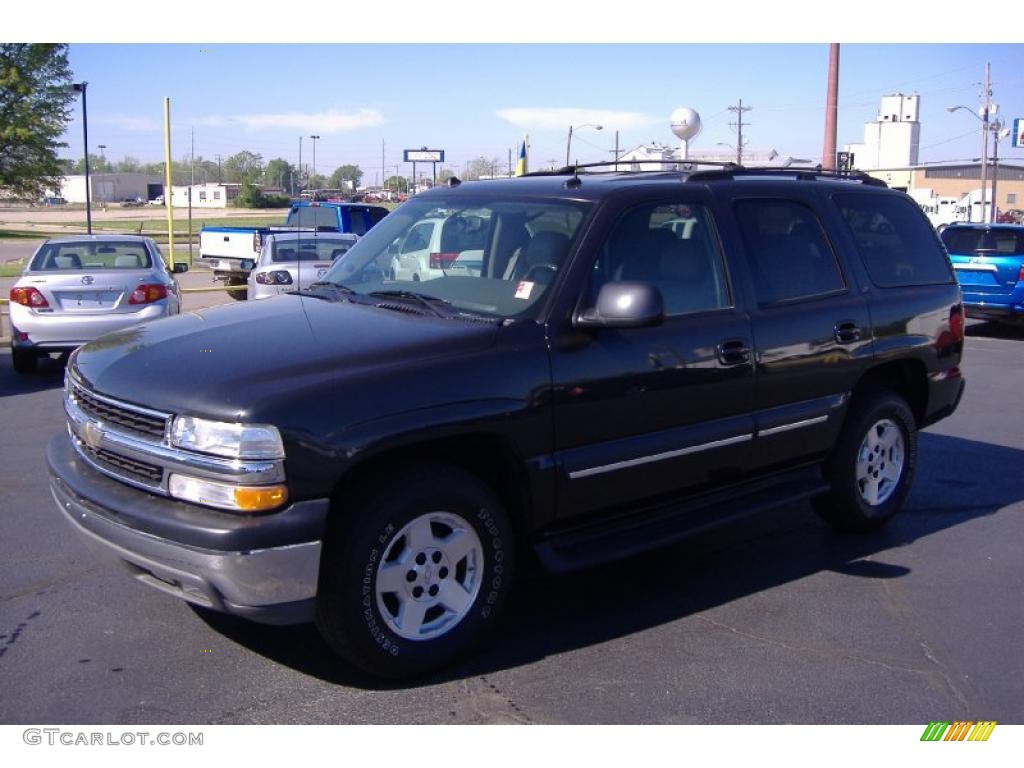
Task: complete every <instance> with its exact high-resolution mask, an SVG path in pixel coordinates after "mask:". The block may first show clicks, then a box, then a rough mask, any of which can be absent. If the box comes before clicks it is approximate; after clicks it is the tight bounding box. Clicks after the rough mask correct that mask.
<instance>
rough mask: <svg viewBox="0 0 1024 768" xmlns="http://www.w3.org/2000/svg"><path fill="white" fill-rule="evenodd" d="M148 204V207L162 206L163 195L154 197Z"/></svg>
mask: <svg viewBox="0 0 1024 768" xmlns="http://www.w3.org/2000/svg"><path fill="white" fill-rule="evenodd" d="M149 204H150V205H163V204H164V196H163V195H157V196H156V197H154V198H153V199H152V200H150V201H149Z"/></svg>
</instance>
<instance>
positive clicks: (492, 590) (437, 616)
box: [317, 465, 514, 678]
mask: <svg viewBox="0 0 1024 768" xmlns="http://www.w3.org/2000/svg"><path fill="white" fill-rule="evenodd" d="M385 483H386V484H385ZM338 512H339V513H340V514H343V515H344V518H338V519H337V520H335V521H333V522H332V525H331V528H330V530H329V531H328V536H327V541H326V543H325V548H324V556H323V562H322V565H321V575H320V590H319V595H318V600H317V626H318V627H319V629H320V632H321V634H322V635H323V636H324V638H325V639H326V640H327V642H328V643H329V644H330V645H331V647H332V648H334V650H335V651H337V652H338V653H339V654H340V655H342V656H343V657H345V658H346V659H347V660H348V661H350V662H351V663H352V664H354V665H356V666H358V667H360V668H361V669H364V670H366V671H368V672H370V673H372V674H374V675H378V676H381V677H388V678H407V677H414V676H417V675H422V674H425V673H427V672H431V671H433V670H435V669H438V668H441V667H443V666H446V665H448V664H451V663H453V662H454V661H456V660H457V659H459V658H460V657H462V656H464V655H465V654H466V653H467V652H468V651H469V650H470V649H471V648H472V647H473V646H474V645H476V644H477V643H478V642H479V641H480V640H481V639H482V638H483V636H484V635H485V634H486V632H487V631H488V630H489V629H490V628H491V627H492V626H493V624H494V623H495V621H496V620H497V617H498V613H499V611H500V609H501V607H502V605H503V604H504V602H505V598H506V597H507V595H508V592H509V589H510V586H511V580H512V572H513V567H514V551H513V543H512V531H511V528H510V526H509V523H508V519H507V517H506V515H505V512H504V509H503V507H502V504H501V501H500V500H499V499H498V497H497V496H496V495H495V494H494V493H493V491H491V489H490V488H488V487H487V486H486V485H485V484H483V483H482V482H481V481H480V480H479V479H478V478H477V477H475V476H474V475H472V474H470V473H468V472H466V471H465V470H462V469H460V468H458V467H451V466H442V465H434V466H432V467H428V466H421V467H418V468H416V469H410V470H407V471H404V472H401V473H399V474H398V476H395V475H389V476H387V477H386V478H383V477H381V478H378V480H377V482H373V481H368V482H365V483H364V484H363V486H362V488H360V489H359V490H358V491H356V492H355V493H353V494H352V495H351V496H350V497H349V498H348V499H346V500H345V503H344V504H343V509H340V510H338Z"/></svg>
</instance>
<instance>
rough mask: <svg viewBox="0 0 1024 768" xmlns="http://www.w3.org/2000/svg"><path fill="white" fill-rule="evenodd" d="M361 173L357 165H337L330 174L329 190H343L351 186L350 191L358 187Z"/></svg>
mask: <svg viewBox="0 0 1024 768" xmlns="http://www.w3.org/2000/svg"><path fill="white" fill-rule="evenodd" d="M362 178H363V171H362V169H361V168H360V167H359V166H358V165H339V166H338V167H337V168H335V169H334V173H332V174H331V178H330V181H329V182H328V184H329V186H330V188H331V189H345V188H346V187H347V186H349V185H350V184H351V187H352V189H353V190H354V189H356V188H358V187H359V181H360V180H361V179H362Z"/></svg>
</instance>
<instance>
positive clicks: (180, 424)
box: [171, 416, 284, 460]
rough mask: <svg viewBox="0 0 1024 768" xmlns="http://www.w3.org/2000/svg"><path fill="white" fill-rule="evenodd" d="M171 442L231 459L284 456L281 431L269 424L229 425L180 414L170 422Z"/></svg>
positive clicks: (259, 458) (180, 446)
mask: <svg viewBox="0 0 1024 768" xmlns="http://www.w3.org/2000/svg"><path fill="white" fill-rule="evenodd" d="M171 445H174V446H177V447H178V448H185V449H187V450H190V451H199V452H200V453H212V454H213V455H214V456H226V457H227V458H229V459H257V460H262V459H283V458H284V445H283V444H282V442H281V433H280V432H278V431H277V428H276V427H273V426H271V425H269V424H228V423H226V422H223V421H207V420H206V419H197V418H195V417H193V416H178V417H176V418H175V419H174V422H173V424H171Z"/></svg>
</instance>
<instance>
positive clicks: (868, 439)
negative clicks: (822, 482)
mask: <svg viewBox="0 0 1024 768" xmlns="http://www.w3.org/2000/svg"><path fill="white" fill-rule="evenodd" d="M916 465H917V428H916V425H915V422H914V415H913V414H912V413H911V411H910V408H909V407H908V406H907V403H906V401H905V400H903V398H901V397H900V396H899V395H897V394H895V393H893V392H889V391H880V392H874V393H869V394H867V395H866V396H864V397H863V398H862V399H861V400H860V401H859V402H855V403H854V405H853V406H852V408H851V411H850V413H849V414H848V416H847V419H846V423H845V424H844V425H843V430H842V432H841V433H840V435H839V440H838V441H837V442H836V445H835V448H834V449H833V451H832V455H831V456H830V457H829V460H828V462H827V463H826V465H825V474H826V476H827V478H828V480H829V482H830V483H831V485H832V489H831V491H829V493H827V494H825V495H824V496H820V497H818V498H816V499H815V500H814V502H813V503H814V509H815V511H816V512H817V513H818V515H820V516H821V518H822V519H824V520H825V521H826V522H828V523H829V524H830V525H832V526H833V527H834V528H836V529H838V530H841V531H855V532H856V531H871V530H875V529H877V528H881V527H882V526H883V525H885V524H886V523H887V522H888V521H889V520H890V519H891V518H892V516H893V515H895V514H896V513H897V512H898V511H899V510H900V508H901V507H902V506H903V502H904V501H905V500H906V498H907V494H908V493H909V492H910V484H911V483H912V482H913V479H914V469H915V467H916Z"/></svg>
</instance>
